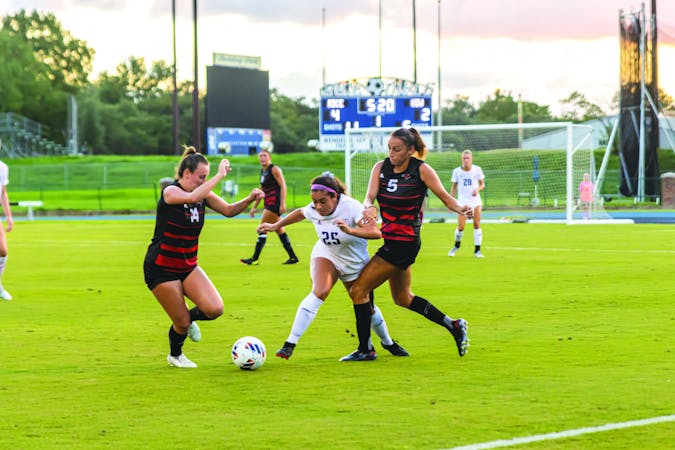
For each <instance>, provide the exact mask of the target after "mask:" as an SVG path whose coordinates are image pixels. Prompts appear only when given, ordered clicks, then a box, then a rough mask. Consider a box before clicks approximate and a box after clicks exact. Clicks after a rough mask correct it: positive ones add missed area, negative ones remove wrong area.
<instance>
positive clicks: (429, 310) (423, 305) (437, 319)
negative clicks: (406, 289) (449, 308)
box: [408, 296, 448, 328]
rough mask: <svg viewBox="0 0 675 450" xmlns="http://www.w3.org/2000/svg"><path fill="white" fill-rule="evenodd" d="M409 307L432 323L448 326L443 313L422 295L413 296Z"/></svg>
mask: <svg viewBox="0 0 675 450" xmlns="http://www.w3.org/2000/svg"><path fill="white" fill-rule="evenodd" d="M408 308H409V309H411V310H413V311H415V312H416V313H418V314H421V315H423V316H424V317H426V318H427V319H429V320H431V321H432V322H434V323H437V324H439V325H441V326H443V327H445V328H448V325H447V324H446V323H445V322H446V321H445V320H444V319H445V317H446V316H445V314H443V313H442V312H441V311H439V310H438V308H436V307H435V306H434V305H432V304H431V303H429V301H428V300H425V299H423V298H422V297H418V296H415V297H414V298H413V299H412V302H410V306H409V307H408Z"/></svg>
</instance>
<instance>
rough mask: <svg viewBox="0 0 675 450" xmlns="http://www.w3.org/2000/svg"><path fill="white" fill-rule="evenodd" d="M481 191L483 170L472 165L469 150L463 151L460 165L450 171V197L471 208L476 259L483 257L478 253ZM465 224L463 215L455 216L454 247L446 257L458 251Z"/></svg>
mask: <svg viewBox="0 0 675 450" xmlns="http://www.w3.org/2000/svg"><path fill="white" fill-rule="evenodd" d="M483 189H485V175H484V174H483V170H482V169H481V168H480V167H479V166H476V165H474V164H473V154H472V153H471V150H464V151H463V152H462V165H461V166H460V167H457V168H456V169H455V170H453V171H452V189H451V190H450V195H452V196H453V197H456V198H457V200H458V201H459V203H461V204H462V205H469V206H473V243H474V253H473V255H474V256H475V257H476V258H482V257H483V254H482V253H481V251H480V246H481V244H482V242H483V230H482V229H481V227H480V213H481V210H482V206H483V201H482V200H481V198H480V191H482V190H483ZM465 224H466V216H465V215H464V214H457V228H456V229H455V246H454V247H452V249H451V250H450V251H449V252H448V256H455V253H457V250H459V246H460V245H461V243H462V235H463V234H464V225H465Z"/></svg>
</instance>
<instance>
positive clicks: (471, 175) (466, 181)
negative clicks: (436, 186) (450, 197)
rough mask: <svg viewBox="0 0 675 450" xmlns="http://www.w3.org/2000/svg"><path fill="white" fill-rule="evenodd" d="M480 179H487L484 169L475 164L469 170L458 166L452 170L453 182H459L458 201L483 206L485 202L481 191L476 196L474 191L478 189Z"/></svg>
mask: <svg viewBox="0 0 675 450" xmlns="http://www.w3.org/2000/svg"><path fill="white" fill-rule="evenodd" d="M479 180H485V175H484V174H483V169H481V168H480V166H477V165H475V164H473V165H471V169H470V170H469V171H465V170H464V169H462V166H460V167H457V168H456V169H455V170H453V171H452V182H453V183H457V201H459V203H461V204H462V205H469V206H474V207H475V206H481V205H482V204H483V202H482V200H481V198H480V192H478V195H476V196H474V195H473V191H474V190H475V189H478V186H479V185H480V183H479Z"/></svg>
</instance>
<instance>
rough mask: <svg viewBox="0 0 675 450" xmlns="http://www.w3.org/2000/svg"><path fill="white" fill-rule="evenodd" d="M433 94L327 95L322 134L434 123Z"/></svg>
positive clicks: (324, 102)
mask: <svg viewBox="0 0 675 450" xmlns="http://www.w3.org/2000/svg"><path fill="white" fill-rule="evenodd" d="M431 120H432V110H431V96H425V95H417V96H380V97H338V96H333V97H323V98H322V99H321V112H320V134H323V135H325V134H344V132H345V130H346V129H348V128H367V127H408V126H413V127H419V126H431V125H432V123H431Z"/></svg>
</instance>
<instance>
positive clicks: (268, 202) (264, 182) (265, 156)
mask: <svg viewBox="0 0 675 450" xmlns="http://www.w3.org/2000/svg"><path fill="white" fill-rule="evenodd" d="M258 161H260V166H261V168H260V187H261V188H262V190H263V191H264V192H265V201H264V205H265V206H264V208H263V213H262V217H261V218H260V223H274V222H276V221H278V220H279V219H280V218H281V215H282V214H283V213H285V212H286V180H284V174H283V172H282V171H281V168H280V167H279V166H276V165H274V164H272V155H271V154H270V152H269V150H267V149H262V150H260V153H258ZM258 202H259V200H258V201H256V202H255V203H254V204H253V206H252V207H251V211H250V213H249V214H250V215H251V217H253V216H254V215H255V209H256V207H257V206H258ZM275 231H276V233H277V235H278V236H279V240H280V241H281V244H282V245H283V246H284V249H285V250H286V253H288V260H286V262H285V263H284V264H295V263H297V262H298V257H297V256H296V255H295V252H294V251H293V247H292V246H291V241H290V239H289V238H288V235H287V234H286V230H285V229H284V228H283V227H281V228H279V229H278V230H275ZM266 242H267V232H266V231H261V232H258V240H257V241H256V243H255V250H254V251H253V256H251V257H250V258H242V259H240V261H241V262H242V263H244V264H246V265H249V266H250V265H256V264H258V258H259V257H260V252H262V249H263V247H264V246H265V243H266Z"/></svg>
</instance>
